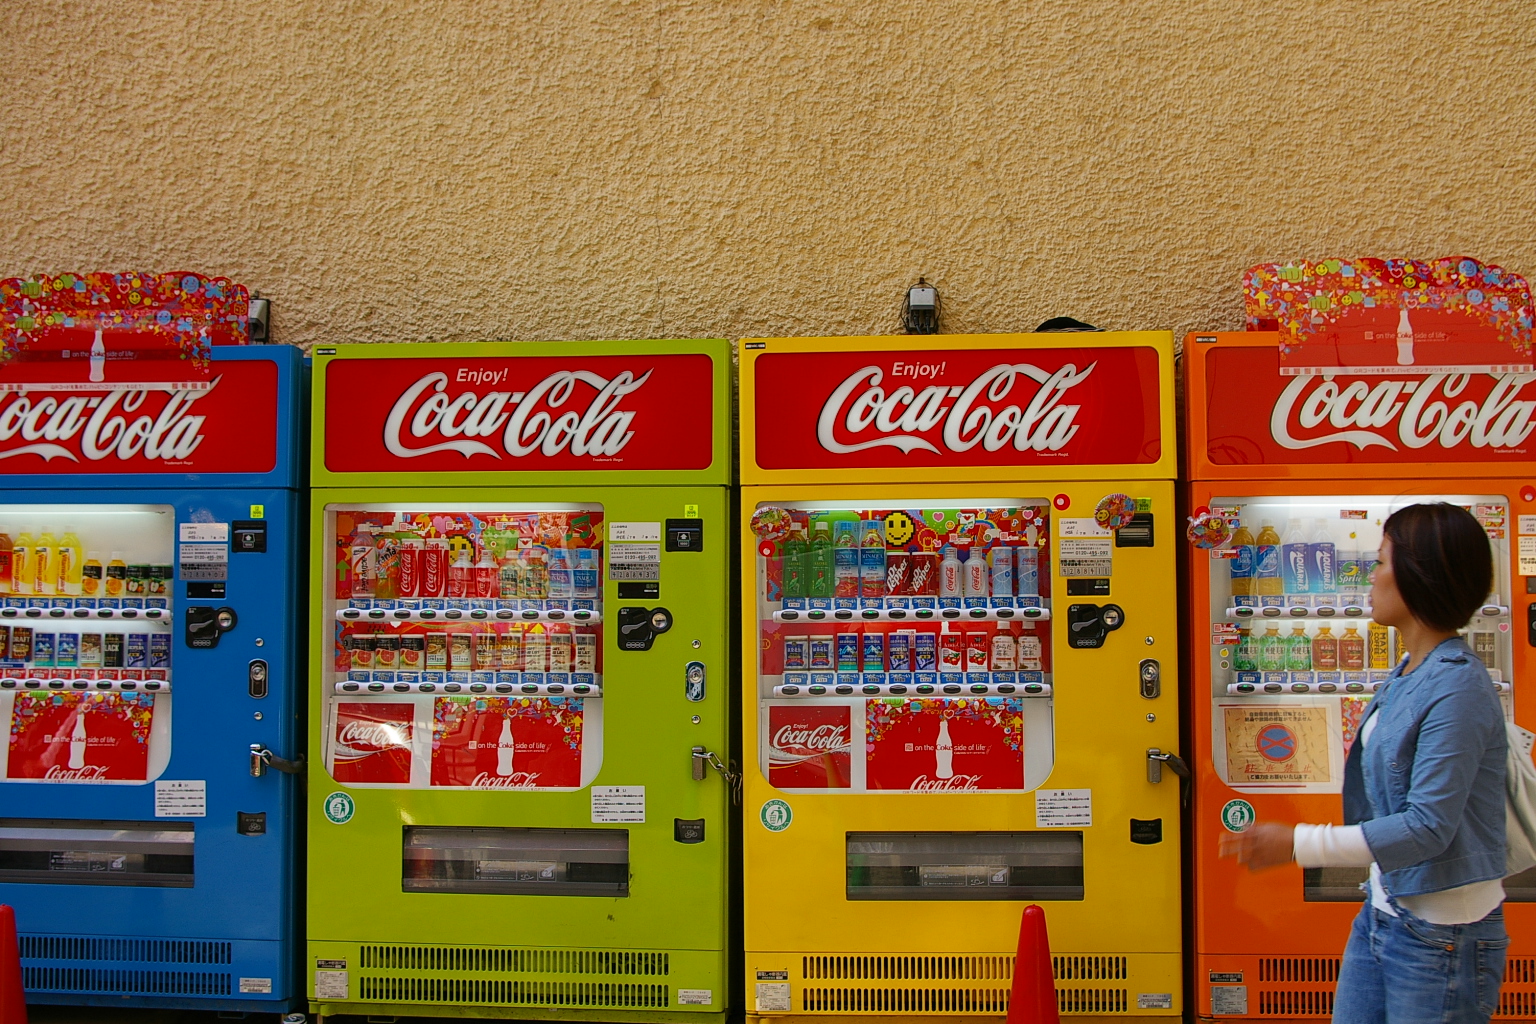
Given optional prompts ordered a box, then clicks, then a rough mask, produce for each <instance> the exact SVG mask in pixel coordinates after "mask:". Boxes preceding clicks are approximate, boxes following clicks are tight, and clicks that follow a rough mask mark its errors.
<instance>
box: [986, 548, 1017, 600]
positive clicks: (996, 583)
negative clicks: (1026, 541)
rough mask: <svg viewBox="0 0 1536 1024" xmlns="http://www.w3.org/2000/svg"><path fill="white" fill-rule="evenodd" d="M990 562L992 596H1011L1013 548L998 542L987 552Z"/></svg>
mask: <svg viewBox="0 0 1536 1024" xmlns="http://www.w3.org/2000/svg"><path fill="white" fill-rule="evenodd" d="M988 558H989V559H990V560H991V562H992V596H993V597H1012V596H1013V548H1010V547H1008V546H1007V545H1006V544H998V545H997V546H996V547H994V548H993V549H992V550H991V552H989V554H988Z"/></svg>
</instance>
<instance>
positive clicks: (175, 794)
mask: <svg viewBox="0 0 1536 1024" xmlns="http://www.w3.org/2000/svg"><path fill="white" fill-rule="evenodd" d="M155 817H157V818H206V817H208V783H207V781H206V780H204V779H159V780H157V781H156V782H155Z"/></svg>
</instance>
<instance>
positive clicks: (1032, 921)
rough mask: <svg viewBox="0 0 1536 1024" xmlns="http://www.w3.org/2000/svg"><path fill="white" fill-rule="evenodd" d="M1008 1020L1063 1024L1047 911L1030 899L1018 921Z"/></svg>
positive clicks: (1012, 1023)
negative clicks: (1046, 918) (1046, 928)
mask: <svg viewBox="0 0 1536 1024" xmlns="http://www.w3.org/2000/svg"><path fill="white" fill-rule="evenodd" d="M1008 1024H1061V1014H1060V1012H1059V1011H1058V1010H1057V1008H1056V976H1055V974H1054V973H1053V972H1052V970H1051V941H1050V939H1049V938H1048V937H1047V936H1046V934H1045V911H1044V910H1042V909H1040V908H1039V907H1037V906H1035V905H1034V904H1033V903H1031V904H1030V905H1029V906H1027V907H1025V908H1024V919H1023V920H1022V921H1020V922H1019V952H1018V955H1017V956H1015V957H1014V960H1013V991H1012V992H1011V993H1010V994H1009V996H1008Z"/></svg>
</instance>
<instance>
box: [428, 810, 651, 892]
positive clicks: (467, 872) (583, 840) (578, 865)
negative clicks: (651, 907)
mask: <svg viewBox="0 0 1536 1024" xmlns="http://www.w3.org/2000/svg"><path fill="white" fill-rule="evenodd" d="M404 840H405V841H404V857H403V862H402V869H403V870H402V874H403V877H402V883H401V884H402V888H403V889H404V890H405V891H406V892H458V893H501V894H513V895H525V896H628V895H629V830H627V829H599V828H453V827H446V826H442V827H440V826H409V825H407V826H406V827H405V828H404Z"/></svg>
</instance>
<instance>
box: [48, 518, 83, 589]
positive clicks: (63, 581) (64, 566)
mask: <svg viewBox="0 0 1536 1024" xmlns="http://www.w3.org/2000/svg"><path fill="white" fill-rule="evenodd" d="M80 556H81V551H80V535H79V534H78V533H76V532H75V528H74V527H73V526H66V527H64V536H63V537H60V538H59V547H58V554H57V556H55V561H56V562H57V563H58V579H57V580H56V582H55V584H54V593H56V594H66V595H68V596H70V597H78V596H79V595H80V562H81V557H80Z"/></svg>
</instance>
